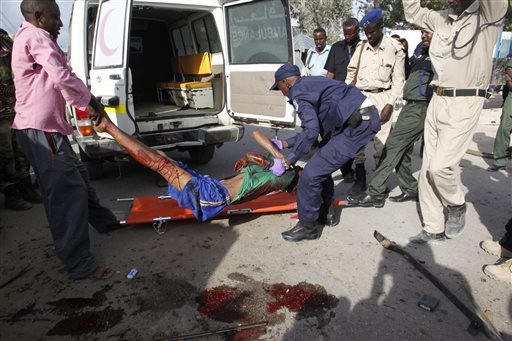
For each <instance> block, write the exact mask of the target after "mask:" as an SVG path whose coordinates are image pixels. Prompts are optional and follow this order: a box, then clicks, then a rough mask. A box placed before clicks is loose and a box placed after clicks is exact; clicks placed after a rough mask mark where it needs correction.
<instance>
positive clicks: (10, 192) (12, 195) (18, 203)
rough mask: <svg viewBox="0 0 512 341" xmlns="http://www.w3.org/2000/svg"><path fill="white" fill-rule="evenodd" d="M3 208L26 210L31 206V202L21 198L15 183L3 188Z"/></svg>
mask: <svg viewBox="0 0 512 341" xmlns="http://www.w3.org/2000/svg"><path fill="white" fill-rule="evenodd" d="M4 194H5V208H8V209H11V210H15V211H26V210H29V209H31V208H32V204H31V203H29V202H26V201H25V200H23V197H22V196H21V193H20V191H18V187H17V185H10V186H7V187H6V188H5V191H4Z"/></svg>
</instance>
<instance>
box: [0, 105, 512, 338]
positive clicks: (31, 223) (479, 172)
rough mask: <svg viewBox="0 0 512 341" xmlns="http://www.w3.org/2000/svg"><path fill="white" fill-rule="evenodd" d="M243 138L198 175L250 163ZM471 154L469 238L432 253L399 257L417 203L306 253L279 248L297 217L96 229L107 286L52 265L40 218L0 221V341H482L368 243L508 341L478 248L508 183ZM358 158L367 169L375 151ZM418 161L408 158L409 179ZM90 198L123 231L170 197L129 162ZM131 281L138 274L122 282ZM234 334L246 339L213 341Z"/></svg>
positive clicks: (493, 232)
mask: <svg viewBox="0 0 512 341" xmlns="http://www.w3.org/2000/svg"><path fill="white" fill-rule="evenodd" d="M494 115H496V113H494ZM498 116H499V113H498ZM487 118H488V117H484V118H483V120H482V122H483V123H488V122H487V121H485V119H487ZM493 120H494V122H495V121H496V120H495V119H488V121H493ZM496 128H497V125H496V124H481V125H479V127H478V130H477V132H476V133H475V135H474V138H473V143H472V145H471V149H472V150H473V151H479V152H492V143H493V141H494V134H495V132H496ZM250 131H251V129H249V128H248V129H247V130H246V136H245V137H244V139H243V140H242V141H241V142H239V143H237V144H226V145H225V146H223V147H222V148H220V149H218V150H217V151H216V155H215V157H214V159H213V160H212V162H211V163H210V164H208V165H204V166H196V167H195V168H196V169H197V170H198V171H199V172H202V173H206V174H209V175H211V176H213V177H217V178H222V177H227V176H229V175H232V174H233V172H232V170H231V165H233V163H234V162H235V161H236V159H238V157H239V156H241V155H242V154H243V153H244V152H247V151H257V150H258V148H257V147H256V146H255V145H254V143H252V142H251V141H250ZM264 131H265V132H266V133H267V134H271V133H272V131H271V130H268V129H267V130H264ZM290 134H291V133H290V132H284V133H283V132H280V135H279V136H280V137H281V136H287V135H290ZM473 154H477V153H473ZM473 154H466V156H465V157H464V159H463V160H462V162H461V164H460V166H461V167H460V174H461V181H462V185H463V186H464V188H465V189H466V190H467V195H466V199H467V202H468V214H467V227H466V230H465V232H464V233H463V235H462V236H461V237H459V238H457V239H455V240H450V241H448V242H446V243H443V244H440V245H434V246H431V247H414V246H411V245H408V244H407V239H408V238H409V237H410V236H412V235H414V234H416V233H418V232H419V231H420V229H421V225H420V220H419V216H418V213H417V206H416V203H414V202H407V203H402V204H397V203H392V202H389V201H387V202H386V205H385V207H384V208H381V209H376V208H344V209H343V210H342V211H341V222H340V224H339V225H337V226H335V227H328V228H325V229H324V231H323V234H322V237H321V238H320V239H319V240H316V241H307V242H301V243H290V242H287V241H284V240H283V239H282V238H281V235H280V233H281V232H283V231H285V230H287V229H289V228H291V227H292V226H293V225H294V224H295V222H296V220H295V215H294V212H288V213H282V214H269V215H240V216H233V217H230V218H226V219H217V220H214V221H211V222H208V223H198V222H196V221H170V222H169V223H168V224H167V225H166V226H161V227H160V233H157V232H156V230H155V229H154V227H153V226H152V225H151V224H143V225H131V226H126V227H125V228H123V229H120V230H117V231H113V232H111V233H108V234H99V233H97V232H96V231H95V230H94V229H92V228H91V230H90V236H91V249H92V250H93V252H94V254H95V255H96V257H97V259H98V262H99V263H101V264H106V265H108V266H109V267H111V268H112V269H113V270H114V271H115V274H114V276H113V277H112V278H110V279H107V280H104V281H98V280H90V279H86V280H81V281H74V280H71V279H69V277H68V275H67V273H66V271H65V270H64V268H63V265H62V263H61V262H60V261H59V260H58V258H57V257H56V255H55V252H54V249H53V243H52V239H51V236H50V231H49V229H48V227H47V222H46V218H45V214H44V210H43V207H42V206H41V205H36V206H35V207H34V208H33V209H31V210H29V211H26V212H21V213H20V212H13V211H8V210H5V209H3V208H2V209H1V210H0V217H1V218H0V271H1V275H0V286H2V287H1V288H0V340H182V339H188V338H187V337H186V336H187V335H189V336H190V335H191V334H202V335H201V336H198V337H194V338H191V339H201V340H305V341H309V340H485V339H486V337H485V336H484V335H483V334H482V333H478V334H477V335H475V336H472V334H471V333H470V332H469V331H468V330H467V329H468V326H469V323H470V321H469V320H468V318H467V317H466V316H464V314H462V313H461V311H460V310H459V309H457V308H456V306H455V305H454V304H453V303H451V302H450V300H449V299H447V297H446V296H444V295H443V293H442V292H441V291H440V290H439V289H438V288H436V287H435V286H434V285H433V284H432V283H431V282H430V281H429V280H428V279H427V278H426V277H425V275H423V274H421V273H420V272H418V271H417V270H416V269H415V268H414V267H413V266H412V265H411V264H410V263H409V262H408V261H407V260H406V259H405V258H404V257H402V256H400V255H399V254H397V253H394V252H391V251H388V250H386V249H384V248H383V247H382V246H381V245H380V244H379V243H378V242H377V241H376V240H375V238H374V237H373V232H374V230H378V231H380V232H381V233H382V234H383V235H384V236H386V237H388V238H389V239H391V240H393V241H394V242H396V243H397V244H398V245H400V246H402V247H403V248H404V249H405V250H406V251H407V252H408V253H409V254H410V255H411V256H412V257H414V258H415V259H416V260H418V262H419V263H420V264H421V265H423V266H424V267H425V268H426V269H428V270H429V271H430V272H431V273H432V274H434V275H435V276H436V277H437V278H438V279H439V280H440V281H441V282H442V283H444V284H445V285H446V286H447V287H448V288H449V290H450V291H451V292H453V293H454V294H455V295H456V296H457V297H459V298H460V300H461V301H462V302H463V303H464V304H466V305H468V306H471V307H473V304H472V303H471V302H474V303H476V304H478V305H479V306H480V309H481V310H482V311H485V315H486V316H487V317H488V318H489V320H490V321H491V322H492V323H493V325H494V326H495V327H496V329H498V330H499V331H500V332H501V333H502V337H503V339H505V340H512V323H511V320H512V291H511V288H512V286H511V285H508V284H505V283H503V282H497V281H495V280H492V279H490V278H488V277H486V276H485V275H484V274H483V272H482V266H483V265H484V264H491V263H494V262H495V261H496V260H497V259H496V258H494V257H492V256H490V255H489V254H487V253H485V252H484V251H482V250H481V249H480V248H479V242H480V241H481V240H484V239H489V238H493V239H495V240H497V239H499V238H500V237H501V235H502V234H503V233H504V225H505V223H506V222H507V220H508V219H509V218H510V217H511V216H512V205H511V202H512V201H511V183H510V178H509V176H508V174H507V172H505V171H503V172H496V173H489V172H486V171H485V169H486V168H487V166H488V163H489V162H490V160H486V159H483V158H481V157H479V156H476V155H473ZM171 155H172V156H174V157H183V160H184V161H185V162H186V161H187V160H188V159H187V158H186V155H185V154H180V153H172V154H171ZM367 155H368V161H367V168H368V169H369V170H372V169H373V167H374V166H373V164H372V160H371V159H372V158H371V155H372V151H371V150H367ZM420 162H421V159H420V158H419V157H418V148H416V149H415V153H414V169H415V171H418V170H419V167H420ZM370 176H371V173H370ZM334 179H335V183H336V193H337V198H338V199H344V198H345V197H346V194H347V192H348V191H349V189H350V184H344V183H343V181H342V179H341V176H340V173H339V172H336V173H335V174H334ZM93 185H94V187H95V188H96V190H97V192H98V195H99V196H100V198H101V200H102V202H103V204H105V205H106V206H108V207H109V208H111V209H112V210H113V211H114V212H115V213H116V215H117V216H118V217H119V218H120V219H124V218H125V217H126V215H127V212H128V210H129V207H130V203H129V202H126V201H121V202H119V201H116V199H117V198H130V197H134V196H143V195H161V194H164V193H165V188H163V187H158V186H157V178H156V177H155V176H154V175H153V174H152V173H151V172H150V171H148V170H146V169H144V168H142V167H140V166H139V165H137V164H135V163H134V162H119V163H109V164H106V165H105V176H104V178H102V179H100V180H97V181H94V182H93ZM389 187H390V189H391V190H392V191H391V194H390V195H397V194H399V189H398V188H397V180H396V177H395V176H392V178H391V179H390V182H389ZM3 204H4V202H3V196H0V205H1V206H0V207H3ZM132 268H136V269H137V270H138V273H137V275H136V276H135V278H134V279H128V278H127V277H126V275H127V274H128V272H129V271H130V269H132ZM16 275H19V277H17V278H15V279H14V280H13V281H12V282H10V283H7V284H5V283H6V282H7V281H8V280H9V279H12V278H14V277H16ZM424 294H427V295H430V296H433V297H435V298H437V299H439V300H440V303H439V306H438V307H437V309H435V310H434V311H432V312H430V311H426V310H424V309H421V308H419V307H418V301H419V300H420V297H421V296H422V295H424ZM236 326H241V328H240V329H239V330H237V331H234V332H225V333H223V332H222V331H223V330H224V331H225V330H226V329H230V328H232V327H236ZM244 328H245V329H244ZM173 337H176V338H173Z"/></svg>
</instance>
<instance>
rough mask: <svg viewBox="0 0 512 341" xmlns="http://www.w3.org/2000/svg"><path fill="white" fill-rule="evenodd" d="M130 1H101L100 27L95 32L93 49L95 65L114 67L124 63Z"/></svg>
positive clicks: (97, 67)
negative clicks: (125, 19)
mask: <svg viewBox="0 0 512 341" xmlns="http://www.w3.org/2000/svg"><path fill="white" fill-rule="evenodd" d="M127 4H128V2H123V1H105V2H103V3H101V6H100V9H99V12H98V19H97V20H98V21H99V23H98V24H97V25H98V29H97V30H96V32H95V33H94V34H95V36H96V43H95V45H94V51H93V67H94V68H96V69H100V68H107V67H108V68H113V67H120V66H122V65H123V63H124V59H125V58H124V57H125V51H124V47H125V46H126V42H125V39H126V36H125V34H124V33H125V32H124V30H123V29H119V28H120V27H125V22H124V18H125V17H126V13H127V11H128V7H127Z"/></svg>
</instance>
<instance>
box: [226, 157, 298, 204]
mask: <svg viewBox="0 0 512 341" xmlns="http://www.w3.org/2000/svg"><path fill="white" fill-rule="evenodd" d="M240 173H243V174H244V180H243V182H242V186H241V187H240V190H239V191H238V193H237V194H236V196H235V197H234V198H233V199H232V200H231V202H230V204H240V203H242V202H245V201H249V200H252V199H256V198H258V197H260V196H262V195H264V194H267V193H271V192H273V191H278V190H282V191H284V190H286V189H287V188H288V187H289V186H290V185H291V184H292V183H293V181H294V179H295V175H296V171H295V169H294V168H290V169H288V170H287V171H286V172H285V173H284V174H283V175H281V176H277V175H274V173H272V171H271V170H268V169H265V168H263V167H261V166H258V165H250V166H247V167H245V168H243V169H242V170H241V171H240Z"/></svg>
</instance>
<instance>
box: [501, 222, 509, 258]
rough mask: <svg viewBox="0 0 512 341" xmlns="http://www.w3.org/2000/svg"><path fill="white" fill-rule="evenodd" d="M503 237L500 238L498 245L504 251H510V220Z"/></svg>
mask: <svg viewBox="0 0 512 341" xmlns="http://www.w3.org/2000/svg"><path fill="white" fill-rule="evenodd" d="M505 230H506V232H505V235H504V236H503V237H501V240H500V245H501V246H502V247H504V248H505V249H507V250H509V251H512V218H510V220H509V221H508V223H507V225H505Z"/></svg>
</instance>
